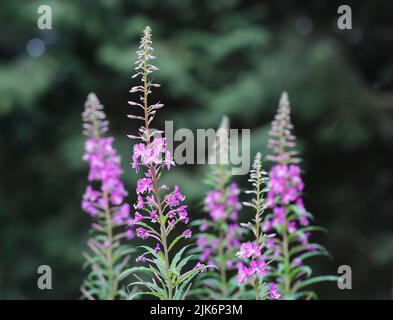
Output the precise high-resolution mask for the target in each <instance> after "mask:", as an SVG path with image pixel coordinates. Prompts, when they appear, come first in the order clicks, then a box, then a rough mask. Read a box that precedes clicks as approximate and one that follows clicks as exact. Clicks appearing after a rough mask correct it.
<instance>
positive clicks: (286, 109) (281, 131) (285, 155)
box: [267, 91, 299, 164]
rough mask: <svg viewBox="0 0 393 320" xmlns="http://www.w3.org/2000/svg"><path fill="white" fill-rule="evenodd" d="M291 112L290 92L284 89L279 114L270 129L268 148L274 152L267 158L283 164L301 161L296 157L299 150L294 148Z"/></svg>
mask: <svg viewBox="0 0 393 320" xmlns="http://www.w3.org/2000/svg"><path fill="white" fill-rule="evenodd" d="M290 113H291V107H290V105H289V99H288V94H287V92H285V91H284V92H283V93H282V94H281V98H280V102H279V104H278V110H277V114H276V116H275V117H274V120H273V121H272V126H271V130H270V131H269V136H270V139H269V141H268V148H270V149H271V150H272V152H273V154H271V155H268V156H267V160H270V161H273V162H277V163H281V164H288V163H298V162H299V159H298V158H297V157H296V156H297V152H296V151H295V150H293V148H294V147H295V140H296V138H295V136H294V135H293V134H292V132H291V131H292V129H293V125H292V123H291V115H290Z"/></svg>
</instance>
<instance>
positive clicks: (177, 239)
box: [168, 235, 183, 252]
mask: <svg viewBox="0 0 393 320" xmlns="http://www.w3.org/2000/svg"><path fill="white" fill-rule="evenodd" d="M181 238H183V236H182V235H181V236H178V237H177V238H176V239H175V240H173V241H172V243H171V245H170V246H169V248H168V252H169V251H171V249H172V248H173V246H174V245H175V244H176V243H177V242H178V241H179V240H180V239H181Z"/></svg>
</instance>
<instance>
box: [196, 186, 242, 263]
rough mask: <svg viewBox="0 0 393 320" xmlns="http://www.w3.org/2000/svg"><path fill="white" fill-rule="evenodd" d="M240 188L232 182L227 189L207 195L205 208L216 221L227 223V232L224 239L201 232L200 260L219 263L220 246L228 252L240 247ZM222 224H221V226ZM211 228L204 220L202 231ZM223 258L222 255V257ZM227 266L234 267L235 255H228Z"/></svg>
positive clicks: (215, 190) (198, 241) (199, 237)
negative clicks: (238, 217) (238, 221)
mask: <svg viewBox="0 0 393 320" xmlns="http://www.w3.org/2000/svg"><path fill="white" fill-rule="evenodd" d="M239 193H240V190H239V188H238V187H237V185H236V183H230V184H229V185H228V186H227V187H226V188H225V191H224V192H222V191H220V190H218V189H214V190H212V191H211V192H209V193H208V194H207V195H206V197H205V210H206V211H207V212H208V213H209V215H210V217H211V218H212V220H213V221H214V222H221V223H224V224H227V226H226V232H225V233H224V235H223V238H222V239H218V238H216V237H213V238H211V237H209V236H207V235H205V234H199V235H198V238H197V244H198V247H199V248H200V249H201V255H200V260H201V261H207V263H208V264H210V265H219V261H217V259H218V258H219V257H217V253H218V246H219V245H221V246H222V247H223V248H224V249H225V251H226V252H230V251H231V250H234V249H236V250H237V249H238V248H239V246H240V240H239V236H240V229H239V226H238V224H237V216H238V212H239V210H240V209H241V204H240V201H239ZM221 227H222V225H221V224H220V228H221ZM208 228H209V224H208V222H207V221H202V224H201V225H200V231H201V232H205V231H206V230H207V229H208ZM221 258H222V257H221ZM225 264H226V267H227V268H228V269H232V268H233V267H234V265H233V264H234V262H233V257H228V259H226V261H225Z"/></svg>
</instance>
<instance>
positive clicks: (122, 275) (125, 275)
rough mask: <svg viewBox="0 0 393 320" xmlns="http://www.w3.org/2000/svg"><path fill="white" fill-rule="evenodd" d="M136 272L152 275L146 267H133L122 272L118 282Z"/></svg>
mask: <svg viewBox="0 0 393 320" xmlns="http://www.w3.org/2000/svg"><path fill="white" fill-rule="evenodd" d="M138 271H140V272H151V273H153V271H152V270H151V269H150V268H147V267H133V268H130V269H127V270H124V271H123V272H122V273H121V274H120V276H119V281H120V280H123V279H124V278H127V277H128V276H129V275H131V274H133V273H135V272H138Z"/></svg>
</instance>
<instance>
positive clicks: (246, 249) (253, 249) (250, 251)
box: [236, 241, 261, 259]
mask: <svg viewBox="0 0 393 320" xmlns="http://www.w3.org/2000/svg"><path fill="white" fill-rule="evenodd" d="M236 255H237V256H239V257H240V258H242V259H246V258H250V257H252V256H254V257H260V255H261V251H260V250H259V248H258V245H256V244H255V243H252V242H250V241H248V242H246V243H243V244H242V245H241V246H240V251H239V252H238V253H237V254H236Z"/></svg>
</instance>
